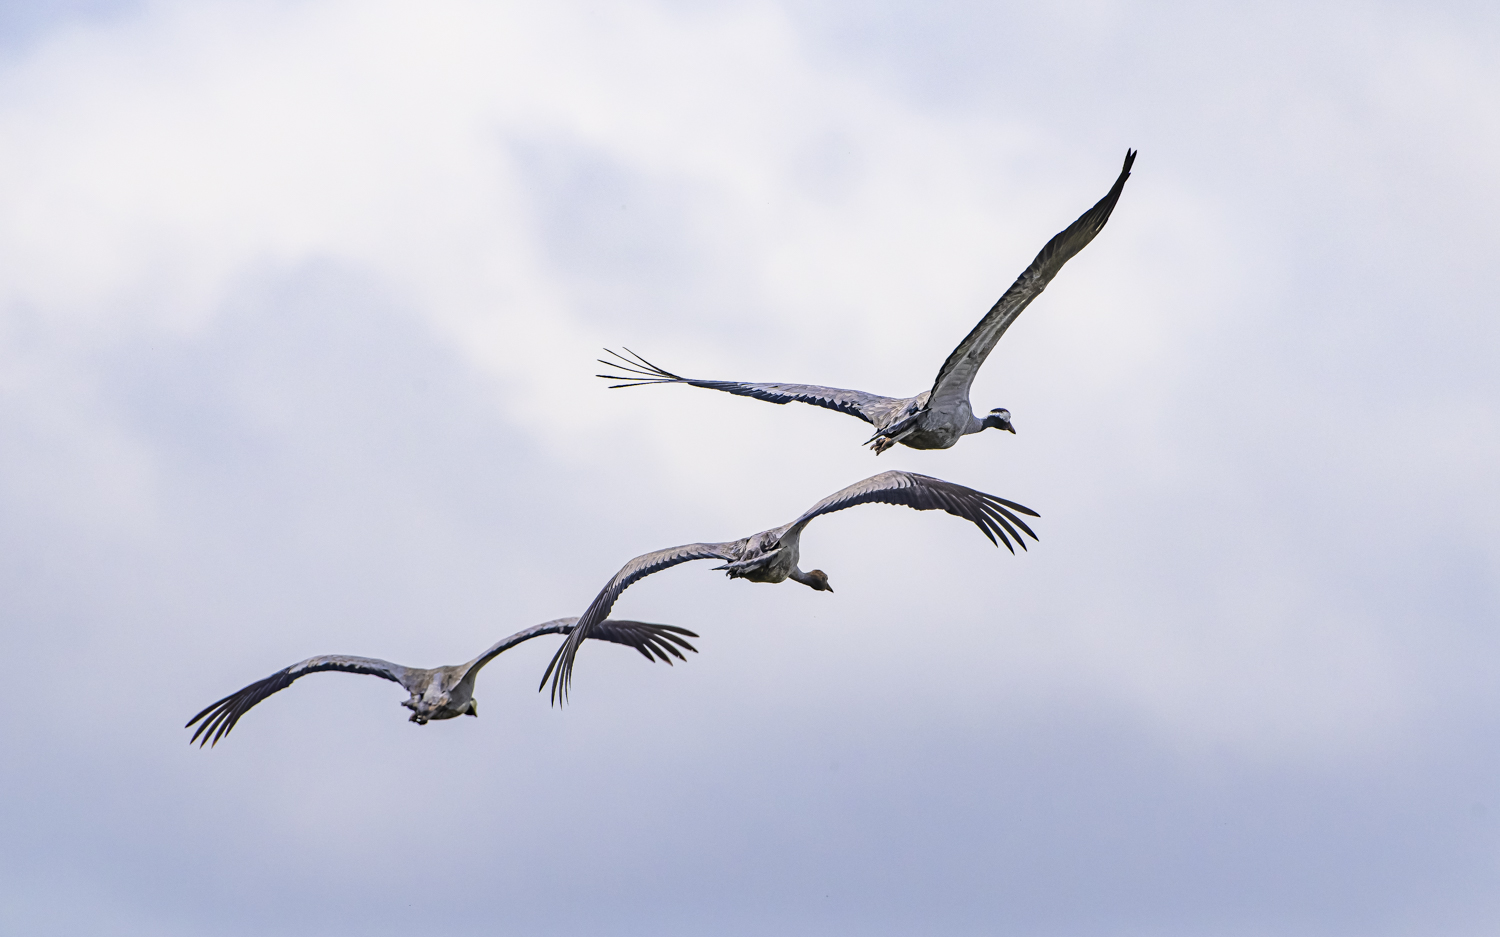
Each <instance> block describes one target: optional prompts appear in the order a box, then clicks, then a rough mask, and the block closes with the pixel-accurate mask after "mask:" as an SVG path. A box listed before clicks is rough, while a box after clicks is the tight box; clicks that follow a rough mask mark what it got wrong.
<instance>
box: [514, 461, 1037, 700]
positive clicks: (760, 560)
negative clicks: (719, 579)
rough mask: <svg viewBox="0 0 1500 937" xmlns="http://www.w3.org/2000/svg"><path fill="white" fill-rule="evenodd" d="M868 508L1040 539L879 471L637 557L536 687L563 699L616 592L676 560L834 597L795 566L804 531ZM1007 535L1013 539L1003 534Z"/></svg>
mask: <svg viewBox="0 0 1500 937" xmlns="http://www.w3.org/2000/svg"><path fill="white" fill-rule="evenodd" d="M871 503H879V504H899V505H904V506H905V507H909V508H914V509H916V510H918V511H932V510H943V511H947V512H948V513H949V514H952V515H954V516H955V517H961V518H963V519H965V520H967V521H972V522H973V523H974V525H975V526H977V527H978V528H979V529H980V530H981V531H983V532H984V535H985V536H986V537H988V538H990V542H991V543H993V544H995V545H996V546H999V545H1000V543H1004V544H1005V547H1006V549H1008V550H1010V552H1011V553H1015V552H1016V548H1015V547H1013V546H1011V542H1010V541H1011V538H1012V537H1013V538H1015V541H1016V543H1019V544H1020V545H1021V549H1023V550H1024V549H1026V542H1025V541H1024V540H1022V539H1021V535H1020V534H1019V533H1017V532H1016V528H1017V527H1019V528H1020V529H1021V530H1023V531H1025V532H1026V533H1027V534H1028V535H1030V537H1031V539H1033V540H1036V539H1037V535H1036V534H1034V533H1032V530H1031V528H1030V527H1027V526H1026V522H1025V521H1023V520H1021V519H1020V518H1019V517H1017V516H1016V515H1015V514H1014V513H1012V511H1019V512H1021V513H1022V514H1026V515H1029V516H1031V517H1037V516H1038V514H1037V513H1036V512H1035V511H1033V510H1032V509H1031V508H1028V507H1025V506H1024V505H1020V504H1017V503H1015V502H1014V501H1007V500H1005V499H1004V498H997V497H995V496H994V495H989V494H985V493H984V492H982V491H975V490H974V489H973V488H965V487H964V486H963V485H956V484H954V483H953V482H947V481H943V480H942V479H940V478H933V477H931V476H929V475H918V474H917V473H915V472H881V473H880V474H879V475H872V476H871V477H869V478H867V479H865V480H864V481H861V482H855V483H854V484H852V485H850V486H849V487H847V488H845V489H843V490H841V491H837V492H834V493H833V494H831V495H829V496H828V497H826V498H824V499H823V500H822V501H819V502H818V503H817V504H815V505H813V506H812V507H810V508H808V509H807V510H806V511H804V512H803V513H802V515H801V516H800V517H798V518H797V519H796V520H794V521H792V522H791V523H788V524H783V525H781V526H780V527H773V528H771V529H770V530H763V531H761V532H760V533H758V534H751V535H750V536H748V537H743V538H741V539H739V540H734V541H731V542H728V543H689V544H684V545H683V546H680V547H668V548H667V549H665V550H657V551H656V552H654V553H645V554H642V555H641V556H638V557H636V558H635V559H633V560H631V561H630V562H629V563H626V564H625V566H624V567H623V568H622V569H621V570H620V571H619V572H618V573H615V575H614V578H613V579H611V580H610V581H609V582H608V583H607V584H606V585H605V586H604V588H603V589H602V590H600V592H599V595H598V596H597V597H596V598H595V599H594V601H593V603H592V604H591V605H589V607H588V610H587V611H585V612H584V613H583V617H581V618H580V619H578V626H577V627H576V628H574V629H573V633H572V634H570V635H568V639H567V640H566V641H564V642H563V645H562V647H560V648H558V649H557V653H556V654H554V655H553V657H552V662H551V663H550V664H548V665H547V672H546V673H544V674H542V683H541V686H539V687H538V688H537V689H538V690H540V689H543V688H545V687H546V685H547V678H548V677H551V678H552V701H553V702H554V703H556V702H557V701H558V700H559V699H562V700H566V699H567V694H568V687H569V685H570V683H571V682H572V677H573V661H574V659H575V658H576V657H577V655H578V647H579V645H581V644H582V643H583V642H584V641H585V640H586V639H588V638H592V637H594V636H595V630H596V629H597V628H599V627H602V626H603V624H604V616H605V615H608V614H609V610H610V609H611V608H613V607H614V604H615V600H616V599H618V598H619V597H620V593H622V592H624V591H625V590H626V589H627V588H629V586H630V584H631V583H633V582H635V581H636V580H637V579H641V578H643V577H645V576H649V575H651V574H652V573H657V572H661V571H662V570H664V569H668V568H670V567H673V566H676V565H678V564H679V563H687V562H690V561H692V560H706V559H715V560H723V561H725V565H723V566H715V567H714V569H721V570H724V571H725V573H726V575H728V576H729V578H730V579H748V580H749V581H751V582H784V581H786V580H787V579H791V580H793V581H795V582H800V583H802V584H803V585H804V586H808V587H809V588H811V589H814V590H816V591H818V592H832V591H833V588H832V587H831V586H830V585H829V584H828V574H827V573H825V572H823V571H822V570H821V569H815V570H812V571H811V572H803V571H802V570H801V568H799V567H798V565H797V561H798V559H799V553H800V549H801V541H802V531H803V529H804V528H805V527H807V525H808V524H809V523H810V522H811V521H812V519H813V518H815V517H820V516H822V515H824V514H831V513H833V512H834V511H842V510H844V509H845V508H852V507H854V506H855V505H857V504H871ZM1006 534H1009V535H1010V536H1009V537H1007V536H1006ZM997 536H998V537H999V538H1000V539H999V541H998V542H997V541H996V539H995V538H996V537H997Z"/></svg>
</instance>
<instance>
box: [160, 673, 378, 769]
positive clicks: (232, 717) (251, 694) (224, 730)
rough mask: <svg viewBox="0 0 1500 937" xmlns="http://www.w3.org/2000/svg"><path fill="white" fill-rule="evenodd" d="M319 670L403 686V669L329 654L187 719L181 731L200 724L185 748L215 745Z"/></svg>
mask: <svg viewBox="0 0 1500 937" xmlns="http://www.w3.org/2000/svg"><path fill="white" fill-rule="evenodd" d="M322 670H341V671H343V672H344V673H366V674H369V675H370V676H372V677H380V678H382V679H385V680H389V681H391V682H392V683H400V684H402V685H403V686H404V685H405V678H406V671H407V668H405V667H402V666H401V665H400V664H393V663H391V662H390V661H386V660H376V659H375V658H373V657H344V656H342V655H332V654H330V655H326V656H324V657H309V658H308V659H307V660H305V661H302V662H301V663H300V664H293V665H292V666H290V667H287V668H286V669H285V670H278V671H276V672H275V673H273V674H271V675H270V676H269V677H267V678H265V679H264V680H258V681H256V682H255V683H252V684H250V685H249V686H247V687H245V688H244V689H243V690H239V691H238V692H235V693H231V694H229V695H228V696H226V697H224V698H223V699H221V700H219V701H218V702H217V703H214V704H213V705H212V706H209V707H208V708H207V709H205V710H203V712H201V713H199V714H198V715H196V716H194V717H193V718H191V719H189V720H188V723H187V725H185V726H183V728H184V729H189V728H192V726H193V723H195V722H197V721H198V720H200V719H202V720H203V724H202V725H200V726H199V727H198V731H196V732H194V733H193V737H192V738H191V739H188V744H189V745H191V744H193V743H194V742H198V737H199V736H202V737H203V741H201V742H198V747H199V748H202V747H203V746H204V745H208V744H210V743H212V744H213V745H217V744H219V739H221V738H223V737H224V736H226V735H228V734H229V730H230V729H233V728H234V724H235V723H236V722H239V721H240V717H241V716H243V715H244V714H245V713H246V712H248V711H249V709H250V707H252V706H254V705H255V704H256V703H259V702H260V701H261V700H263V699H265V698H266V697H268V696H270V695H271V694H272V693H280V692H281V691H282V690H285V689H286V688H287V687H289V686H291V685H292V683H293V681H295V680H297V679H299V678H301V677H305V676H307V675H308V674H310V673H317V672H319V671H322Z"/></svg>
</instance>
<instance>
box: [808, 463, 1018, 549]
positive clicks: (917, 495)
mask: <svg viewBox="0 0 1500 937" xmlns="http://www.w3.org/2000/svg"><path fill="white" fill-rule="evenodd" d="M872 502H878V503H881V504H900V505H904V506H906V507H909V508H914V509H916V510H918V511H933V510H941V511H947V512H948V513H949V514H952V515H953V516H954V517H962V518H963V519H964V520H967V521H972V522H973V523H974V526H976V527H978V528H979V529H980V530H982V531H984V535H985V536H986V537H989V538H990V543H995V537H996V535H998V536H999V537H1000V541H1001V542H1002V543H1004V544H1005V548H1006V549H1007V550H1009V551H1010V552H1012V553H1014V552H1016V548H1015V547H1013V546H1011V545H1010V538H1009V537H1007V536H1006V534H1007V533H1009V534H1010V536H1011V537H1014V538H1015V539H1016V543H1019V544H1020V545H1021V549H1023V550H1024V549H1026V541H1024V540H1022V539H1021V535H1020V534H1019V533H1017V532H1016V528H1017V527H1019V528H1021V530H1024V531H1025V532H1026V533H1027V534H1028V535H1030V537H1031V539H1032V540H1036V539H1037V535H1036V534H1034V533H1032V531H1031V528H1030V527H1027V526H1026V522H1025V521H1023V520H1021V519H1020V518H1019V517H1017V516H1016V515H1015V514H1014V513H1012V512H1013V511H1019V512H1021V513H1022V514H1027V515H1029V516H1031V517H1038V516H1040V515H1038V514H1037V513H1036V512H1035V511H1033V510H1032V509H1031V508H1028V507H1026V506H1025V505H1021V504H1017V503H1015V502H1014V501H1007V500H1005V499H1004V498H997V497H995V496H994V495H987V494H985V493H984V492H982V491H975V490H974V489H973V488H965V487H964V486H963V485H955V484H954V483H953V482H945V481H943V480H942V479H941V478H933V477H931V476H930V475H918V474H917V473H916V472H881V473H880V474H879V475H872V476H870V477H869V478H867V479H865V480H864V481H862V482H855V483H854V484H852V485H850V486H849V487H848V488H845V489H844V490H843V491H838V492H834V493H833V494H831V495H829V496H828V497H826V498H824V499H823V500H822V501H819V502H818V503H817V504H815V505H813V506H812V507H810V508H808V509H807V511H806V512H805V513H804V514H803V515H802V516H801V517H799V518H797V519H796V520H795V521H792V523H791V524H790V525H788V526H787V531H788V532H789V533H790V532H791V531H793V530H800V529H801V528H803V527H806V526H807V524H808V522H809V521H811V520H812V519H813V518H815V517H817V516H819V515H821V514H831V513H833V512H834V511H842V510H843V509H844V508H852V507H854V506H855V505H856V504H870V503H872ZM995 545H996V546H999V543H995Z"/></svg>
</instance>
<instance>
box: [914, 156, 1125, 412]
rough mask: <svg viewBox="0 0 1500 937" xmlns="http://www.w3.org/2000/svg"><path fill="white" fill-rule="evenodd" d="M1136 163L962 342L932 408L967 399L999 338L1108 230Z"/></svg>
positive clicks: (942, 374) (942, 373)
mask: <svg viewBox="0 0 1500 937" xmlns="http://www.w3.org/2000/svg"><path fill="white" fill-rule="evenodd" d="M1134 162H1135V150H1126V151H1125V167H1124V168H1123V169H1121V170H1120V176H1119V178H1118V179H1116V180H1115V184H1114V186H1113V187H1112V188H1111V189H1110V190H1109V194H1107V195H1105V196H1104V198H1101V199H1100V200H1099V202H1098V204H1096V205H1095V206H1094V207H1093V208H1090V209H1089V210H1088V211H1086V212H1084V213H1083V215H1082V216H1080V217H1079V219H1078V220H1077V221H1075V222H1073V223H1072V224H1070V225H1068V227H1067V228H1065V229H1064V230H1063V231H1062V233H1060V234H1058V235H1057V236H1056V237H1054V238H1053V239H1052V240H1050V241H1048V242H1047V246H1046V247H1043V248H1042V252H1041V253H1040V254H1037V255H1036V259H1035V260H1033V261H1032V262H1031V266H1029V267H1027V268H1026V270H1025V272H1024V273H1022V274H1021V275H1020V276H1019V277H1017V278H1016V282H1015V283H1012V284H1011V287H1010V289H1008V290H1006V291H1005V295H1004V296H1001V297H1000V299H999V301H998V302H996V303H995V305H994V306H993V307H991V309H990V311H989V312H988V313H987V314H986V315H985V317H984V318H983V319H980V320H979V324H978V325H976V326H974V330H973V331H971V332H970V333H969V334H968V337H967V338H965V339H964V340H963V341H961V342H959V343H958V347H957V348H955V349H953V353H952V354H950V355H949V356H948V360H947V361H944V362H943V366H942V368H941V369H939V370H938V375H937V380H935V381H934V382H933V384H932V394H931V396H930V397H929V398H928V401H927V405H928V407H930V408H932V409H934V410H943V409H946V408H947V407H950V406H952V405H953V404H955V403H956V402H957V401H960V400H967V399H968V398H969V386H970V385H971V384H973V383H974V375H975V374H977V373H978V372H979V366H980V365H982V364H984V359H985V358H988V357H989V354H990V352H991V351H992V350H994V347H995V343H996V342H998V341H1000V336H1002V335H1004V334H1005V330H1006V329H1008V328H1010V324H1011V323H1012V322H1014V321H1016V317H1017V316H1019V315H1020V314H1021V310H1023V309H1025V308H1026V307H1027V305H1029V304H1030V303H1031V301H1032V300H1033V299H1036V298H1037V296H1038V295H1040V293H1041V292H1042V290H1044V289H1046V288H1047V284H1048V283H1050V282H1052V278H1053V277H1055V276H1057V272H1058V271H1059V270H1061V269H1062V266H1063V264H1065V263H1067V262H1068V260H1069V259H1071V258H1072V256H1073V255H1074V254H1076V253H1078V252H1079V251H1081V250H1083V249H1084V247H1086V246H1087V245H1088V243H1089V242H1090V241H1092V240H1093V239H1094V236H1095V235H1096V234H1098V233H1099V232H1100V231H1102V230H1103V229H1104V223H1105V222H1106V221H1108V220H1109V214H1110V212H1112V211H1114V208H1115V203H1116V202H1118V201H1119V200H1120V193H1121V192H1122V191H1124V189H1125V180H1126V179H1129V178H1130V166H1131V164H1132V163H1134Z"/></svg>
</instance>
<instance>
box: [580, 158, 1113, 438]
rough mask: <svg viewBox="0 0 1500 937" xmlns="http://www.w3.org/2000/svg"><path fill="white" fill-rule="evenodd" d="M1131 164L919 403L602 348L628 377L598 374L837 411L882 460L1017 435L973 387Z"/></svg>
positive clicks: (1085, 236) (1107, 206) (1096, 224)
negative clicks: (753, 380) (862, 427)
mask: <svg viewBox="0 0 1500 937" xmlns="http://www.w3.org/2000/svg"><path fill="white" fill-rule="evenodd" d="M1134 162H1135V150H1127V151H1126V152H1125V166H1124V168H1123V169H1121V170H1120V176H1119V178H1117V179H1116V180H1115V184H1114V186H1113V187H1112V188H1111V189H1110V190H1109V193H1108V194H1107V195H1105V196H1104V198H1102V199H1100V200H1099V202H1098V204H1096V205H1095V206H1094V207H1093V208H1090V209H1089V210H1088V211H1086V212H1084V213H1083V215H1082V216H1080V217H1079V219H1078V220H1077V221H1075V222H1073V223H1072V224H1071V225H1069V226H1068V227H1067V228H1065V229H1063V231H1062V232H1061V233H1060V234H1058V235H1057V236H1056V237H1054V238H1053V239H1052V240H1050V241H1048V242H1047V246H1045V247H1043V248H1042V251H1041V253H1039V254H1037V255H1036V259H1035V260H1033V261H1032V262H1031V266H1029V267H1027V268H1026V270H1025V271H1024V272H1023V273H1022V274H1021V275H1020V276H1019V277H1017V278H1016V282H1015V283H1013V284H1011V287H1010V289H1008V290H1006V291H1005V294H1004V295H1003V296H1001V297H1000V299H999V300H998V301H997V302H996V303H995V305H994V306H992V307H991V308H990V311H989V312H988V313H987V314H986V315H985V317H984V318H983V319H980V320H979V324H978V325H976V326H974V329H973V331H971V332H970V333H969V334H968V336H967V337H966V338H965V339H964V340H963V341H962V342H959V344H958V347H957V348H955V349H953V352H952V354H950V355H948V360H947V361H944V362H943V366H942V367H941V368H940V369H938V374H937V379H936V380H935V381H933V383H932V388H931V389H929V390H925V391H923V392H922V393H920V394H917V395H916V396H915V397H882V396H880V395H878V394H869V393H865V392H864V391H861V390H845V389H843V388H839V387H821V386H819V385H816V384H747V383H744V382H741V381H709V380H700V379H698V378H689V377H683V376H682V375H680V374H674V373H672V372H671V371H668V370H665V369H664V368H659V367H657V366H656V365H654V364H652V363H651V362H649V361H647V360H646V359H645V358H642V357H641V356H640V355H637V354H636V353H635V352H633V351H631V350H630V349H628V348H627V349H625V352H626V354H628V355H629V356H630V357H629V358H627V357H625V356H624V355H620V354H618V353H616V352H614V351H610V350H609V349H605V351H606V353H607V354H609V355H611V356H613V357H614V358H615V359H616V360H614V361H606V360H604V359H603V358H601V359H599V363H600V364H604V365H608V366H609V367H611V368H614V369H616V370H619V371H623V372H625V373H624V374H600V375H598V376H599V377H602V378H604V379H605V380H610V381H621V382H623V383H619V384H613V385H611V389H614V388H619V387H640V386H642V385H645V384H687V385H690V386H692V387H707V388H709V389H711V390H722V391H724V392H726V393H730V394H737V395H739V396H741V397H754V398H755V399H757V400H766V401H770V402H771V403H776V404H786V403H791V402H793V401H796V402H798V403H806V404H812V405H813V406H815V407H824V408H827V409H829V410H838V411H839V412H841V413H847V414H849V415H850V416H856V417H859V418H860V419H861V420H864V421H865V422H866V423H869V424H870V425H872V426H874V427H875V435H873V436H871V437H870V438H869V439H867V440H865V445H868V446H869V447H870V448H871V449H874V450H875V453H876V454H877V455H879V454H880V453H882V452H884V451H885V450H887V449H889V448H890V447H891V446H894V445H895V444H896V443H900V444H901V445H903V446H910V447H911V448H913V449H947V448H949V447H950V446H952V445H953V444H954V443H956V442H958V440H959V439H960V438H962V437H964V436H967V435H969V434H970V433H978V432H982V431H983V430H986V429H1001V430H1006V431H1008V432H1011V433H1014V432H1015V431H1016V430H1015V427H1014V426H1013V425H1012V424H1011V421H1010V411H1009V410H1006V409H1005V408H1004V407H996V408H994V409H993V410H991V411H990V412H989V413H988V414H987V415H985V416H984V417H978V416H975V415H974V410H973V407H972V406H971V405H970V403H969V387H970V385H972V384H973V383H974V375H975V374H977V373H978V371H979V366H980V365H982V364H984V359H985V358H987V357H989V354H990V352H991V351H992V350H994V347H995V343H997V342H998V341H1000V336H1002V335H1004V334H1005V330H1006V329H1008V328H1010V324H1011V323H1012V322H1014V321H1016V317H1017V316H1019V315H1020V314H1021V311H1022V310H1024V309H1025V308H1026V307H1027V305H1029V304H1030V303H1031V301H1032V300H1033V299H1036V298H1037V296H1038V295H1040V294H1041V292H1042V290H1044V289H1046V288H1047V284H1048V283H1050V282H1052V278H1053V277H1055V276H1057V272H1058V271H1059V270H1061V269H1062V266H1063V264H1065V263H1067V262H1068V260H1069V259H1070V258H1072V256H1073V255H1074V254H1076V253H1078V252H1079V251H1081V250H1083V248H1084V247H1085V246H1087V245H1088V243H1089V242H1090V241H1092V240H1093V239H1094V236H1095V235H1097V234H1098V233H1099V232H1100V231H1101V230H1103V228H1104V224H1105V222H1107V221H1109V215H1110V212H1112V211H1113V210H1114V207H1115V203H1116V202H1118V201H1119V200H1120V193H1121V192H1122V191H1123V190H1124V188H1125V180H1126V179H1129V178H1130V167H1131V164H1133V163H1134ZM913 327H919V326H917V325H915V324H914V325H913Z"/></svg>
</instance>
